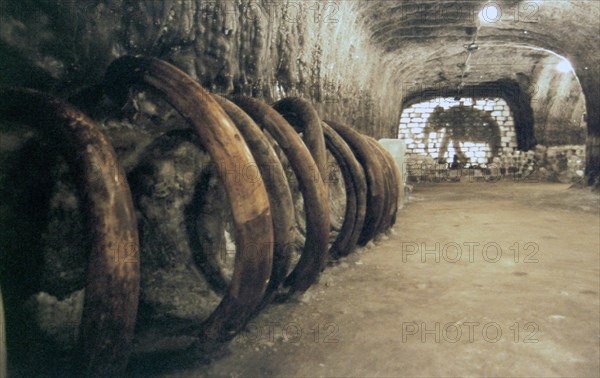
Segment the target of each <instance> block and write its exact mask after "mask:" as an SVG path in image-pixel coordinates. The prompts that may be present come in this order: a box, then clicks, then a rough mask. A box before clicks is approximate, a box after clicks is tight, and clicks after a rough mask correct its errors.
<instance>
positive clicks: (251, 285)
mask: <svg viewBox="0 0 600 378" xmlns="http://www.w3.org/2000/svg"><path fill="white" fill-rule="evenodd" d="M133 84H145V85H149V86H151V87H152V88H154V89H155V90H158V91H159V92H161V93H162V94H163V95H164V96H165V98H166V99H167V101H168V102H169V103H171V105H173V107H174V108H175V109H176V110H177V111H178V112H179V113H181V115H182V116H183V117H184V118H185V119H186V120H188V122H189V123H190V125H191V126H192V128H193V129H194V130H195V131H196V133H197V134H198V136H199V138H200V143H201V144H202V145H203V147H204V148H205V149H206V150H207V151H208V153H209V154H210V156H211V158H212V160H213V161H214V162H215V163H216V165H217V171H218V174H219V176H220V178H221V180H222V182H223V184H224V186H225V190H226V192H227V197H228V200H229V202H230V204H231V209H232V214H233V221H234V225H235V232H236V235H235V236H236V251H237V252H236V256H235V263H234V271H233V275H232V278H231V284H230V286H229V289H228V291H227V293H226V294H225V296H224V297H223V299H222V301H221V303H220V304H219V305H218V307H217V308H216V309H215V310H214V311H213V313H212V314H211V315H210V316H209V318H208V319H207V320H206V321H204V323H203V324H202V326H201V331H200V332H199V336H200V340H199V342H200V343H202V344H203V345H210V343H212V342H214V341H227V340H230V339H231V338H233V336H234V335H235V334H236V332H238V331H239V330H240V329H241V328H242V327H243V326H244V325H245V324H246V323H247V321H248V320H249V318H250V316H251V315H252V314H253V313H254V312H255V311H256V309H257V307H258V305H259V304H260V303H261V301H262V299H263V296H264V293H265V289H266V286H267V282H268V280H269V276H270V275H271V266H272V259H273V223H272V218H271V211H270V205H269V198H268V195H267V191H266V189H265V185H264V183H263V180H262V179H261V178H258V179H257V180H256V181H255V182H249V181H244V180H240V176H239V168H240V167H247V166H249V165H252V164H256V163H255V161H254V158H253V157H252V154H251V152H250V150H249V148H248V146H247V145H246V143H245V142H244V139H243V138H242V136H241V135H240V133H239V131H238V130H237V128H236V127H235V125H234V124H233V122H232V121H231V119H230V118H229V117H228V116H227V114H226V113H225V112H224V111H223V109H222V108H221V107H220V106H219V105H218V103H217V102H216V101H215V100H214V99H213V98H212V96H211V95H210V94H209V93H208V92H207V91H206V90H205V89H204V88H202V86H201V85H200V84H198V83H197V82H196V81H194V79H192V78H191V77H189V76H188V75H186V74H185V73H184V72H182V71H181V70H179V69H178V68H176V67H174V66H173V65H171V64H169V63H166V62H164V61H162V60H159V59H156V58H148V57H139V56H138V57H133V56H125V57H122V58H119V59H117V60H115V61H114V62H113V63H112V64H111V65H110V66H109V67H108V69H107V73H106V76H105V86H106V89H107V91H108V93H109V94H110V95H112V96H113V98H115V99H116V100H122V99H123V98H125V96H126V93H127V90H128V88H129V86H131V85H133ZM231 165H233V166H234V168H235V169H236V171H235V173H234V174H233V175H232V174H231V172H232V171H231ZM250 199H251V200H250Z"/></svg>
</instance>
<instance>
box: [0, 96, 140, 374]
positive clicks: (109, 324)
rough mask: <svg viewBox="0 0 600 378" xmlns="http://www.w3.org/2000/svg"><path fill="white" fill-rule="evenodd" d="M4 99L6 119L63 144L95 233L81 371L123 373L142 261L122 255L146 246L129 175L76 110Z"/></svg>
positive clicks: (1, 109) (31, 99)
mask: <svg viewBox="0 0 600 378" xmlns="http://www.w3.org/2000/svg"><path fill="white" fill-rule="evenodd" d="M0 98H1V99H2V101H1V105H0V114H3V115H4V118H5V119H8V120H11V121H15V122H20V123H26V124H28V125H31V126H33V127H35V128H36V129H38V130H39V131H40V132H41V133H42V134H43V136H45V137H48V138H52V139H54V140H61V141H62V142H63V151H64V152H63V153H64V155H65V158H66V160H67V162H68V163H69V167H70V169H71V170H72V172H74V174H75V175H76V176H77V179H78V180H77V186H78V189H79V191H80V192H81V193H82V199H83V205H84V206H83V207H84V208H85V209H86V213H87V214H88V217H89V226H90V231H91V233H92V251H91V252H90V257H89V263H88V270H87V283H86V287H85V300H84V307H83V315H82V319H81V327H80V344H81V346H82V351H83V361H81V365H82V366H81V367H82V369H83V372H82V373H84V374H86V375H98V376H109V375H120V374H122V373H123V371H124V369H125V367H126V365H127V361H128V358H129V353H130V344H131V341H132V338H133V333H134V328H135V320H136V313H137V304H138V295H139V256H138V255H135V256H134V255H133V254H127V255H126V254H124V255H121V253H120V252H121V251H122V249H123V248H131V247H132V246H133V247H134V248H137V246H138V245H139V242H138V232H137V223H136V219H135V214H134V209H133V204H132V200H131V193H130V191H129V186H128V184H127V181H126V179H125V175H124V174H123V171H122V170H121V168H120V166H119V164H118V163H117V159H116V156H115V152H114V150H113V148H112V147H111V146H110V144H109V143H108V141H107V140H106V138H105V136H104V134H103V133H102V132H101V131H100V130H99V129H98V127H96V126H95V124H94V122H93V121H92V120H90V119H89V118H88V117H87V116H85V115H84V114H83V113H81V112H80V111H79V110H77V109H75V108H74V107H73V106H71V105H69V104H67V103H65V102H63V101H61V100H58V99H56V98H54V97H51V96H48V95H45V94H42V93H39V92H36V91H32V90H25V89H1V90H0Z"/></svg>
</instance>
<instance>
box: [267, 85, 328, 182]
mask: <svg viewBox="0 0 600 378" xmlns="http://www.w3.org/2000/svg"><path fill="white" fill-rule="evenodd" d="M273 109H275V110H277V112H279V114H281V115H282V116H283V118H285V120H286V121H288V123H289V124H290V125H291V126H292V127H293V128H294V129H295V130H296V131H297V132H299V133H302V140H303V141H304V144H305V145H306V147H308V150H309V151H310V154H311V155H312V157H313V159H314V161H315V163H317V168H318V169H319V173H320V174H321V178H322V179H323V181H325V180H326V179H327V174H328V172H327V154H326V152H325V138H324V137H323V129H322V128H321V119H320V118H319V114H318V113H317V111H316V110H315V108H314V107H313V106H312V105H311V103H310V102H308V101H306V100H304V99H301V98H298V97H288V98H284V99H283V100H279V101H277V102H276V103H274V104H273ZM325 187H326V188H327V182H325Z"/></svg>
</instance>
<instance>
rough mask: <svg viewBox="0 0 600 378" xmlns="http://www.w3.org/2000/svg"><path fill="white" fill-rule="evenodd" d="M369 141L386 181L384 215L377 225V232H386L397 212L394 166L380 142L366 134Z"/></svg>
mask: <svg viewBox="0 0 600 378" xmlns="http://www.w3.org/2000/svg"><path fill="white" fill-rule="evenodd" d="M364 138H365V139H366V141H367V143H369V146H370V147H371V149H372V150H373V154H375V156H376V157H377V159H378V160H379V164H381V169H382V172H383V181H384V184H385V186H384V188H385V197H384V201H383V203H384V205H383V216H382V217H381V219H380V220H379V225H378V227H377V233H378V234H381V233H384V232H386V231H387V230H388V228H390V227H391V226H390V223H391V219H392V216H393V214H394V212H395V208H394V185H395V184H394V183H393V181H394V178H393V174H394V173H393V172H392V167H391V166H390V165H389V163H388V161H387V159H386V158H385V156H384V155H383V152H382V151H381V148H380V147H379V143H378V142H377V141H376V140H375V139H373V138H372V137H370V136H366V135H365V137H364Z"/></svg>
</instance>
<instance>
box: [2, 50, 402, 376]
mask: <svg viewBox="0 0 600 378" xmlns="http://www.w3.org/2000/svg"><path fill="white" fill-rule="evenodd" d="M104 84H105V86H104V88H105V93H106V94H108V95H109V96H110V97H111V98H112V99H113V100H114V101H116V102H122V101H125V100H126V98H127V96H128V91H129V89H130V88H131V86H133V85H146V86H150V87H151V88H153V89H154V90H156V91H158V92H160V93H161V94H162V95H163V96H164V97H165V98H166V100H167V101H168V102H169V103H170V104H171V105H172V106H173V107H174V108H175V109H176V110H177V111H178V112H179V113H180V114H181V115H182V116H183V117H184V118H185V119H186V120H187V121H188V122H189V124H190V126H191V127H192V128H193V129H194V130H195V131H196V133H197V135H198V136H199V138H200V141H201V144H202V146H203V148H205V149H206V151H207V152H208V153H209V154H210V156H211V158H212V159H213V161H218V162H223V161H226V162H235V163H236V164H237V166H247V165H249V164H255V165H256V166H257V167H259V170H260V171H261V174H262V180H248V181H244V180H241V181H240V180H238V179H237V178H236V177H235V176H234V175H231V174H228V172H227V171H224V170H222V169H220V168H219V167H225V166H226V165H225V164H217V165H216V166H217V169H218V173H219V176H220V178H221V180H222V182H223V184H224V187H225V189H226V192H227V198H228V201H229V202H230V205H231V210H232V216H233V222H234V227H235V237H236V251H237V252H236V257H235V262H234V273H233V276H232V279H231V283H230V286H229V288H228V291H227V292H226V294H225V296H224V298H223V299H222V301H221V303H220V304H219V306H218V307H217V308H216V309H215V310H214V312H213V313H212V314H211V316H210V317H209V318H208V319H207V320H206V321H205V322H204V324H202V326H201V327H199V328H198V330H199V331H198V332H197V334H196V335H195V336H197V338H198V343H203V344H210V343H213V344H215V343H221V342H224V341H227V340H230V339H231V338H233V336H234V335H235V334H236V332H238V331H239V330H240V329H242V328H243V327H244V325H245V324H246V323H247V321H248V320H249V319H250V317H251V316H252V315H254V314H256V312H257V311H258V310H259V309H260V308H262V307H263V306H264V305H266V304H267V303H269V302H270V301H271V300H272V299H273V297H274V296H275V295H276V294H279V295H282V293H283V295H287V296H290V295H293V294H298V293H302V292H304V291H305V290H306V289H307V288H308V287H309V286H310V285H311V284H313V283H314V282H315V281H316V280H317V278H318V275H319V273H320V272H321V271H322V270H323V269H324V267H325V265H326V262H327V260H328V258H329V257H333V258H337V257H341V256H345V255H347V254H348V253H350V252H351V251H352V250H353V249H354V247H355V246H356V245H357V244H359V245H365V244H366V243H367V242H368V241H369V240H371V239H373V238H374V237H375V236H376V235H378V234H379V233H382V232H384V231H386V230H387V229H389V228H390V227H391V226H392V225H393V224H394V222H395V217H396V211H397V203H398V193H399V185H400V174H399V172H398V170H397V166H396V164H395V163H394V161H393V158H392V157H391V155H390V154H389V153H388V152H387V151H385V150H384V149H383V148H381V146H380V145H379V144H378V143H377V142H376V141H375V140H374V139H372V138H370V137H368V136H365V135H361V134H359V133H358V132H357V131H355V130H354V129H352V128H350V127H348V126H344V125H341V124H338V123H335V122H327V123H325V122H322V121H321V120H320V119H319V116H318V114H317V112H316V111H315V110H314V108H313V107H312V106H311V105H310V104H309V103H308V102H306V101H305V100H302V99H298V98H288V99H284V100H281V101H279V102H277V103H276V104H274V105H273V106H269V105H268V104H266V103H264V102H262V101H259V100H256V99H253V98H249V97H240V96H238V97H231V98H230V99H225V98H223V97H220V96H217V95H212V94H209V93H208V92H207V91H206V90H205V89H203V88H202V87H201V86H200V85H199V84H198V83H197V82H196V81H194V80H193V79H192V78H190V77H189V76H188V75H186V74H185V73H183V72H182V71H180V70H179V69H177V68H175V67H174V66H172V65H170V64H168V63H166V62H164V61H161V60H159V59H155V58H148V57H139V56H136V57H132V56H126V57H122V58H120V59H118V60H116V61H114V62H113V63H112V64H111V65H110V67H109V68H108V71H107V73H106V77H105V83H104ZM0 98H1V105H0V107H1V109H0V110H1V112H0V114H3V115H4V118H5V119H7V120H10V121H17V122H20V123H26V124H28V125H31V126H33V127H36V128H37V129H38V130H39V131H40V132H41V133H42V134H43V135H44V136H47V137H48V138H60V140H61V141H62V145H63V146H64V149H63V150H64V151H63V153H64V156H65V157H66V160H67V162H68V163H69V165H70V169H71V170H72V172H74V174H75V175H76V176H77V178H78V183H77V185H78V190H80V192H81V193H83V195H82V201H83V203H84V206H85V207H84V208H85V209H86V211H87V214H88V217H90V223H89V224H90V228H91V229H90V232H91V233H92V235H93V244H92V245H93V250H92V251H91V253H90V257H89V265H88V273H87V276H86V280H87V283H86V290H85V300H84V309H83V315H82V321H81V327H80V333H79V335H80V337H79V339H80V340H79V347H78V349H79V350H81V353H82V355H81V356H80V357H81V361H82V366H81V369H83V371H84V372H85V374H87V375H114V374H119V373H121V372H123V371H124V369H125V368H126V365H127V362H128V357H129V353H130V349H131V348H130V346H131V342H132V339H133V336H134V325H135V321H136V312H137V306H138V295H139V263H138V262H136V261H119V260H118V259H115V258H114V256H112V254H111V253H112V252H110V251H114V248H115V246H117V245H119V244H121V243H128V244H129V243H135V244H136V245H137V243H138V229H137V224H136V218H135V213H134V207H133V204H132V198H131V193H130V189H129V186H128V184H127V180H126V177H125V175H124V173H123V171H122V170H121V169H120V168H119V169H118V172H114V170H110V172H111V174H102V172H103V167H115V166H117V167H118V164H117V161H116V156H115V153H114V150H113V148H112V147H111V145H110V144H109V142H108V141H107V138H106V137H105V135H103V133H102V132H101V131H100V129H99V128H98V127H97V126H95V124H94V122H93V121H92V120H91V119H90V118H88V117H87V116H86V115H85V114H83V113H82V112H81V111H79V110H77V109H76V108H75V107H73V106H72V105H69V104H67V103H65V102H64V101H62V100H59V99H56V98H54V97H51V96H49V95H46V94H43V93H39V92H36V91H33V90H27V89H13V88H10V89H2V90H1V92H0ZM263 131H266V132H268V134H269V135H270V136H271V137H272V138H273V139H274V140H275V142H276V143H277V144H278V145H279V147H280V148H281V150H282V152H283V153H284V154H285V157H286V158H287V159H288V161H289V164H290V167H291V169H292V170H293V172H294V174H295V175H296V177H297V180H298V184H299V190H300V192H301V194H302V196H303V198H304V211H305V216H306V241H305V245H304V248H303V250H302V254H301V257H300V260H299V261H298V263H297V265H296V266H295V268H294V269H293V271H292V272H291V273H290V274H289V275H288V268H289V264H290V256H289V253H288V252H287V250H288V248H286V247H287V246H289V245H290V244H291V243H293V240H292V238H293V229H294V224H295V223H294V222H295V220H294V215H293V211H290V209H292V208H293V203H292V195H291V191H290V187H289V185H288V182H287V179H286V175H285V171H284V169H283V168H282V165H281V163H280V161H279V159H278V158H277V155H276V154H275V152H274V150H273V148H272V145H271V144H270V142H269V140H268V139H267V137H266V135H265V133H263ZM299 133H302V137H300V135H299ZM326 149H328V150H329V151H330V152H331V154H332V155H333V157H334V158H335V159H336V161H337V163H338V165H339V167H340V171H341V173H342V176H343V179H344V185H345V189H346V193H347V195H346V210H345V218H344V222H343V224H342V227H341V230H340V232H339V234H338V235H337V239H336V240H335V242H334V243H333V245H332V246H331V248H329V250H328V240H329V234H330V220H329V219H330V218H329V208H328V207H329V205H328V193H327V187H326V185H325V184H324V180H323V179H322V177H324V175H326V170H325V166H326ZM274 162H277V164H273V163H274ZM261 167H268V171H267V170H266V169H267V168H265V169H263V168H261ZM223 169H224V168H223ZM98 177H100V179H98ZM143 257H144V256H143V251H142V254H141V258H143ZM4 348H5V347H3V349H4ZM5 352H6V351H5V350H2V351H0V358H3V355H4V354H5ZM4 366H6V364H4ZM0 374H1V373H0Z"/></svg>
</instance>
